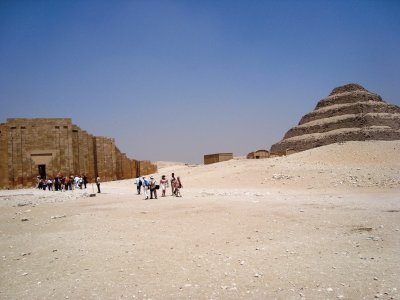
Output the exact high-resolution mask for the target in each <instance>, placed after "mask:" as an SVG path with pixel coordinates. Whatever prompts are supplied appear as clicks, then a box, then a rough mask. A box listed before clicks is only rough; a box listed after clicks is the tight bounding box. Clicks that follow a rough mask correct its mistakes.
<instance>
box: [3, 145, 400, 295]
mask: <svg viewBox="0 0 400 300" xmlns="http://www.w3.org/2000/svg"><path fill="white" fill-rule="evenodd" d="M171 172H175V173H176V174H178V175H180V176H181V178H182V183H183V185H184V188H183V189H182V194H183V197H182V198H176V197H172V196H170V192H169V193H168V195H169V196H168V197H165V198H161V197H159V198H158V199H157V200H155V199H154V200H148V201H144V200H143V199H144V198H143V196H142V195H136V194H135V192H136V188H135V186H134V184H133V180H124V181H115V182H107V183H103V184H102V191H103V193H102V194H98V195H97V196H96V197H88V196H89V193H91V192H92V189H91V187H90V188H89V189H88V192H87V191H80V190H75V191H73V192H71V191H70V192H64V193H61V192H48V191H38V190H34V189H24V190H12V191H0V207H1V214H0V236H1V240H0V253H1V260H0V270H1V274H0V299H120V298H123V299H125V298H127V299H135V298H136V299H189V298H192V299H374V298H381V299H399V298H400V292H399V289H400V231H399V230H400V141H396V142H349V143H344V144H336V145H330V146H325V147H321V148H318V149H313V150H310V151H305V152H302V153H298V154H294V155H291V156H288V157H279V158H270V159H265V160H245V159H236V160H232V161H229V162H224V163H219V164H214V165H208V166H194V165H189V166H187V165H182V164H180V165H175V164H171V163H164V164H163V165H162V168H161V169H160V174H156V178H157V179H159V177H160V175H161V174H166V175H168V176H169V175H170V173H171Z"/></svg>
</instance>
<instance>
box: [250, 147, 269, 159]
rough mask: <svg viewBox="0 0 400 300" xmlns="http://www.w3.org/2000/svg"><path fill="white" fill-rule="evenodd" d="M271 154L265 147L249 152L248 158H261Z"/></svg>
mask: <svg viewBox="0 0 400 300" xmlns="http://www.w3.org/2000/svg"><path fill="white" fill-rule="evenodd" d="M269 156H270V154H269V151H268V150H265V149H260V150H257V151H254V152H250V153H249V154H247V156H246V158H247V159H261V158H268V157H269Z"/></svg>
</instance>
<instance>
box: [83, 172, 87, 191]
mask: <svg viewBox="0 0 400 300" xmlns="http://www.w3.org/2000/svg"><path fill="white" fill-rule="evenodd" d="M87 183H88V179H87V176H86V174H85V175H83V185H84V186H85V189H86V185H87Z"/></svg>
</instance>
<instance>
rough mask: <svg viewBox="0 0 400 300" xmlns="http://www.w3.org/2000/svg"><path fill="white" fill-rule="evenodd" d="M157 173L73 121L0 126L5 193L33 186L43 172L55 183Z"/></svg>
mask: <svg viewBox="0 0 400 300" xmlns="http://www.w3.org/2000/svg"><path fill="white" fill-rule="evenodd" d="M156 171H157V167H156V166H155V165H154V164H152V163H151V162H149V161H144V162H143V163H141V164H139V163H138V162H137V161H136V160H131V159H129V158H128V157H127V156H126V154H125V153H121V151H120V150H119V149H118V148H117V147H116V146H115V140H114V139H112V138H107V137H95V136H93V135H91V134H88V133H87V132H86V131H84V130H82V129H80V128H79V127H78V126H76V125H73V124H72V122H71V119H68V118H65V119H63V118H56V119H7V122H6V123H0V188H15V187H24V186H25V187H30V186H33V185H34V181H35V178H36V176H38V175H39V173H42V174H43V175H44V176H46V177H50V178H53V177H54V176H56V175H57V174H62V175H64V176H65V175H78V176H79V175H84V174H85V175H86V176H87V177H88V180H89V182H94V179H95V176H96V175H97V174H98V175H99V176H100V178H101V180H102V181H110V180H116V179H128V178H134V177H137V176H139V174H140V172H141V173H142V174H150V173H154V172H156Z"/></svg>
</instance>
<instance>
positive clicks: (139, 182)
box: [135, 173, 183, 200]
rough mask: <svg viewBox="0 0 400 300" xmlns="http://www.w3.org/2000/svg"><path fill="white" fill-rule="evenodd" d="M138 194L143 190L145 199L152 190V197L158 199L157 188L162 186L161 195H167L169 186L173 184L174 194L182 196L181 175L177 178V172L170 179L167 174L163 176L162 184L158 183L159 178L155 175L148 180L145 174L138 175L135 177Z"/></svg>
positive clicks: (172, 191) (172, 190)
mask: <svg viewBox="0 0 400 300" xmlns="http://www.w3.org/2000/svg"><path fill="white" fill-rule="evenodd" d="M135 184H136V189H137V194H138V195H140V194H141V193H142V191H143V195H144V197H145V200H147V199H149V193H148V192H149V191H150V199H157V190H159V189H160V188H161V192H162V194H161V197H165V196H166V191H167V188H168V187H169V186H170V184H171V193H172V196H175V197H182V195H181V188H182V187H183V186H182V182H181V179H180V177H179V176H178V177H176V178H175V174H174V173H172V174H171V179H170V180H168V179H167V178H166V176H165V175H162V176H161V179H160V184H158V183H157V180H155V179H154V177H153V176H150V180H148V179H147V178H146V177H145V176H143V177H138V178H136V179H135Z"/></svg>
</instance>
